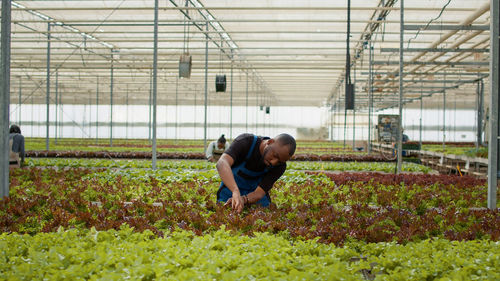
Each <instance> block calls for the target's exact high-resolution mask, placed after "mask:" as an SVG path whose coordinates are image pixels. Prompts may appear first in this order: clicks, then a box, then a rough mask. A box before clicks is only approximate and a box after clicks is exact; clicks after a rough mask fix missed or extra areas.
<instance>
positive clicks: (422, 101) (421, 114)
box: [418, 89, 424, 149]
mask: <svg viewBox="0 0 500 281" xmlns="http://www.w3.org/2000/svg"><path fill="white" fill-rule="evenodd" d="M423 114H424V93H423V89H421V90H420V124H419V128H418V130H419V140H418V143H419V144H420V149H422V119H423V116H424V115H423Z"/></svg>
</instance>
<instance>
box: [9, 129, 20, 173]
mask: <svg viewBox="0 0 500 281" xmlns="http://www.w3.org/2000/svg"><path fill="white" fill-rule="evenodd" d="M9 149H10V152H9V166H10V167H18V168H19V167H22V166H23V165H24V136H23V135H21V129H20V128H19V126H17V125H12V126H10V129H9Z"/></svg>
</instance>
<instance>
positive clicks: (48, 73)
mask: <svg viewBox="0 0 500 281" xmlns="http://www.w3.org/2000/svg"><path fill="white" fill-rule="evenodd" d="M50 25H51V23H50V22H49V23H48V24H47V78H46V79H47V81H46V86H47V87H46V90H45V91H46V98H45V102H46V104H47V112H46V113H47V119H46V120H47V123H46V137H45V150H47V151H48V150H49V127H50V126H49V103H50V100H49V99H50Z"/></svg>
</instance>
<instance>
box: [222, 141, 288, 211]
mask: <svg viewBox="0 0 500 281" xmlns="http://www.w3.org/2000/svg"><path fill="white" fill-rule="evenodd" d="M295 147H296V144H295V139H294V138H293V137H292V136H290V135H288V134H279V135H278V136H276V137H274V138H272V139H271V138H268V137H258V136H256V135H253V134H242V135H239V136H238V137H237V138H236V139H235V140H234V141H233V143H232V144H231V146H230V147H229V149H228V150H227V151H225V152H224V153H223V154H222V156H221V158H220V159H219V161H217V171H218V172H219V175H220V178H221V180H222V183H221V185H220V187H219V190H218V191H217V201H218V202H226V203H225V206H226V205H230V206H231V207H232V208H233V210H235V211H237V212H238V213H239V212H241V211H242V210H243V207H244V206H246V205H249V204H253V203H256V204H258V205H261V206H263V207H267V206H269V204H270V203H271V197H270V196H269V191H270V190H271V188H272V187H273V185H274V183H275V182H276V180H278V179H279V178H280V177H281V176H282V175H283V173H284V172H285V170H286V161H288V160H289V159H290V158H291V157H292V155H293V154H294V153H295Z"/></svg>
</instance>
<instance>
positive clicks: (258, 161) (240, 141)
mask: <svg viewBox="0 0 500 281" xmlns="http://www.w3.org/2000/svg"><path fill="white" fill-rule="evenodd" d="M253 137H254V135H252V134H241V135H239V136H238V137H237V138H236V139H234V141H233V142H232V143H231V145H230V146H229V148H228V149H227V150H226V151H224V153H226V154H229V156H231V157H232V158H233V160H234V163H233V167H235V166H237V165H239V164H241V163H242V162H243V161H245V157H246V156H247V154H248V151H249V150H250V148H251V147H252V142H253ZM264 139H268V138H267V137H257V141H256V143H255V147H254V149H253V152H252V155H251V156H250V158H249V159H248V161H247V163H246V165H245V168H247V169H248V170H250V171H254V172H261V171H263V170H264V169H265V168H266V165H265V164H264V162H263V161H262V155H261V153H260V149H259V146H260V144H261V143H262V140H264ZM285 170H286V163H285V164H281V165H278V166H273V167H271V168H270V169H269V171H268V172H267V173H266V174H265V175H264V177H263V178H262V181H261V182H260V184H259V186H260V187H262V189H264V190H265V191H266V193H267V192H269V190H270V189H271V188H272V187H273V185H274V182H276V181H277V180H278V179H279V177H281V175H283V173H284V172H285Z"/></svg>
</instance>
